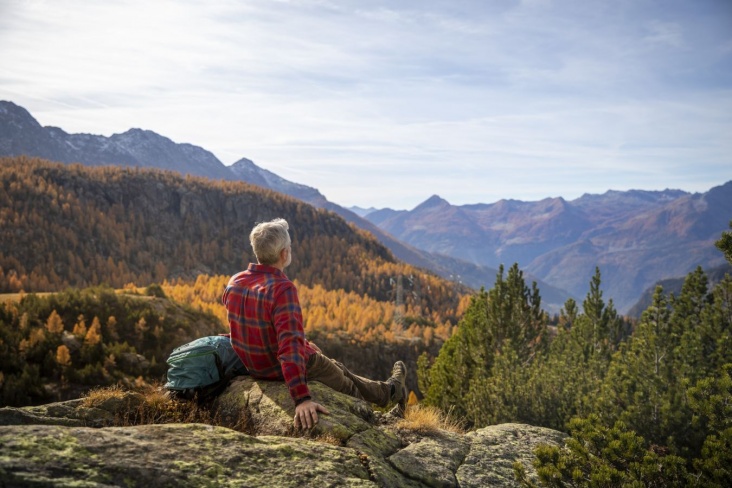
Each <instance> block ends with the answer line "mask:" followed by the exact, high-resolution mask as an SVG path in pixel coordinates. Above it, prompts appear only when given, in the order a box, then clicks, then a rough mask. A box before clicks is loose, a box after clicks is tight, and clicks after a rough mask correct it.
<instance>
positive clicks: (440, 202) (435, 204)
mask: <svg viewBox="0 0 732 488" xmlns="http://www.w3.org/2000/svg"><path fill="white" fill-rule="evenodd" d="M449 206H450V202H448V201H447V200H445V199H444V198H442V197H440V196H439V195H432V196H431V197H429V198H428V199H427V200H425V201H424V202H422V203H420V204H419V205H417V206H416V207H415V208H414V210H412V212H419V211H423V210H434V209H437V208H442V207H449Z"/></svg>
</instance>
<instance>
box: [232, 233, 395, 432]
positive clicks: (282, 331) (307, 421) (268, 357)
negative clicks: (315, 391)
mask: <svg viewBox="0 0 732 488" xmlns="http://www.w3.org/2000/svg"><path fill="white" fill-rule="evenodd" d="M288 229H289V226H288V224H287V221H285V220H284V219H275V220H272V221H271V222H263V223H260V224H258V225H256V226H255V227H254V229H252V232H251V234H250V235H249V241H250V242H251V245H252V248H253V249H254V254H255V255H256V257H257V262H258V264H253V263H250V264H249V267H248V269H246V270H245V271H242V272H240V273H238V274H236V275H234V276H232V277H231V279H230V280H229V284H228V285H227V286H226V291H225V292H224V296H223V298H222V301H223V302H224V305H226V309H227V310H228V318H229V327H230V329H231V344H232V346H233V347H234V350H235V351H236V352H237V354H238V355H239V357H240V358H241V360H242V362H243V363H244V365H245V366H246V367H247V369H248V370H249V374H250V375H251V376H252V377H254V378H259V379H264V380H284V381H285V383H286V384H287V386H288V388H289V389H290V395H291V396H292V399H293V400H294V402H295V419H294V423H295V428H299V427H302V428H308V429H309V428H311V427H313V426H314V425H315V424H317V423H318V412H321V413H325V414H327V413H328V410H327V409H326V408H325V407H323V406H322V405H320V404H319V403H316V402H314V401H312V399H311V396H310V390H309V389H308V381H319V382H321V383H323V384H325V385H327V386H329V387H331V388H333V389H334V390H336V391H339V392H341V393H346V394H348V395H351V396H353V397H356V398H360V399H363V400H366V401H369V402H371V403H375V404H377V405H379V406H382V407H383V406H386V405H388V404H389V403H390V402H399V405H400V410H401V412H403V411H404V403H405V401H406V396H407V395H406V393H407V391H406V387H405V380H406V375H407V368H406V366H405V365H404V363H403V362H402V361H397V362H396V363H394V367H393V369H392V375H391V377H390V378H389V379H388V380H386V381H374V380H370V379H367V378H363V377H361V376H357V375H355V374H353V373H351V372H350V371H348V369H346V367H345V366H343V364H341V363H339V362H336V361H334V360H332V359H329V358H327V357H326V356H325V355H323V353H322V352H321V351H320V349H319V348H318V347H317V346H316V345H315V344H313V343H311V342H308V340H307V339H306V338H305V332H304V330H303V325H302V313H301V311H300V303H299V301H298V298H297V289H296V288H295V285H294V284H293V283H292V282H291V281H290V280H289V279H288V278H287V276H285V273H284V269H285V268H286V267H287V266H289V265H290V263H291V261H292V246H291V240H290V234H289V232H288Z"/></svg>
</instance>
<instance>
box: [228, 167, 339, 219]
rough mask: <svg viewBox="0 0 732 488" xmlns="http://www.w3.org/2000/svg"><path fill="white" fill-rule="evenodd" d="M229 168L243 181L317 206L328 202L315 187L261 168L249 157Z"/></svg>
mask: <svg viewBox="0 0 732 488" xmlns="http://www.w3.org/2000/svg"><path fill="white" fill-rule="evenodd" d="M229 170H230V171H231V172H232V173H233V174H234V175H235V176H236V177H237V179H239V180H241V181H246V182H247V183H250V184H252V185H257V186H261V187H262V188H269V189H270V190H274V191H277V192H280V193H284V194H285V195H290V196H291V197H293V198H297V199H298V200H302V201H304V202H308V203H309V204H311V205H313V206H315V207H319V208H322V207H323V206H324V205H325V204H326V203H327V202H328V200H327V199H326V198H325V197H324V196H323V194H322V193H320V192H319V191H318V190H316V189H315V188H312V187H310V186H306V185H301V184H299V183H293V182H292V181H289V180H286V179H284V178H282V177H280V176H278V175H276V174H274V173H272V172H271V171H268V170H266V169H264V168H260V167H259V166H257V165H256V164H254V162H253V161H251V160H250V159H247V158H242V159H240V160H239V161H237V162H236V163H234V164H232V165H231V166H229Z"/></svg>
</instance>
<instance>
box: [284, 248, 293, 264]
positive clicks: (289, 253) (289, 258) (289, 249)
mask: <svg viewBox="0 0 732 488" xmlns="http://www.w3.org/2000/svg"><path fill="white" fill-rule="evenodd" d="M291 263H292V244H290V245H289V246H287V261H285V266H284V267H285V268H286V267H288V266H289V265H290V264H291Z"/></svg>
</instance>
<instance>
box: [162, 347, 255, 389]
mask: <svg viewBox="0 0 732 488" xmlns="http://www.w3.org/2000/svg"><path fill="white" fill-rule="evenodd" d="M167 363H168V375H167V377H168V382H167V383H166V384H165V388H166V389H167V390H168V391H170V392H171V393H172V394H173V395H174V396H176V397H177V398H181V399H186V400H194V399H195V400H197V401H198V403H203V402H205V401H208V400H211V399H213V398H214V397H215V396H217V395H218V394H220V393H221V392H222V391H224V389H225V388H226V386H227V385H228V384H229V381H231V379H232V378H233V377H235V376H240V375H244V374H247V368H246V366H244V364H242V362H241V360H240V359H239V356H238V355H237V354H236V351H234V348H233V347H232V346H231V339H230V338H229V337H228V336H209V337H201V338H200V339H196V340H194V341H191V342H189V343H187V344H183V345H182V346H180V347H177V348H175V349H174V350H173V352H172V353H171V354H170V356H169V357H168V361H167Z"/></svg>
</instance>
